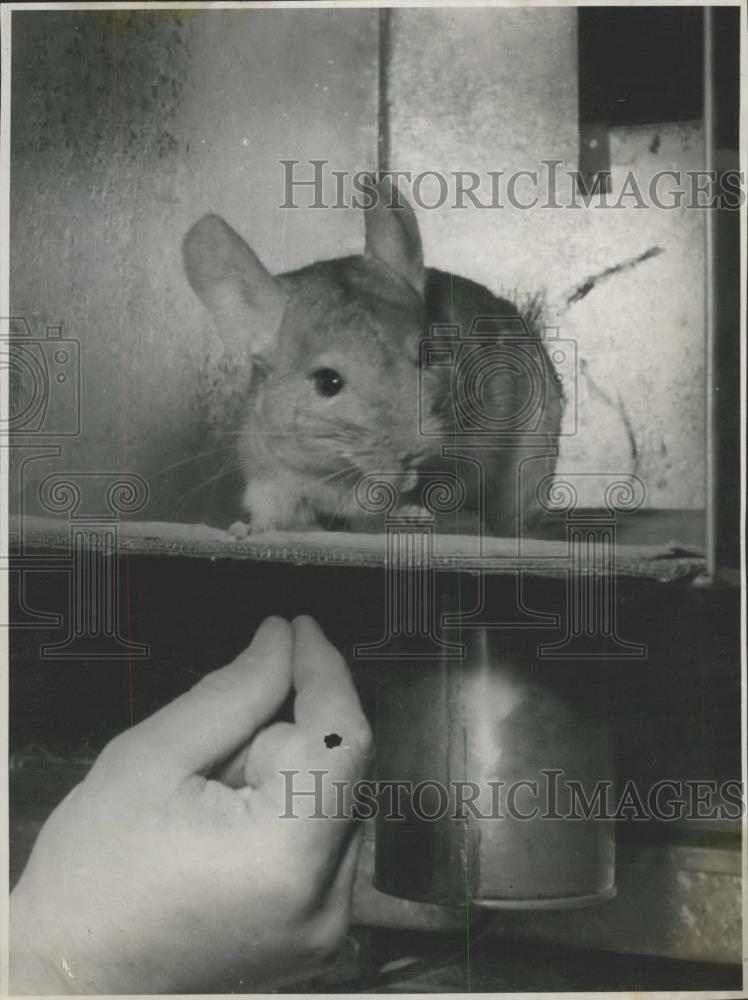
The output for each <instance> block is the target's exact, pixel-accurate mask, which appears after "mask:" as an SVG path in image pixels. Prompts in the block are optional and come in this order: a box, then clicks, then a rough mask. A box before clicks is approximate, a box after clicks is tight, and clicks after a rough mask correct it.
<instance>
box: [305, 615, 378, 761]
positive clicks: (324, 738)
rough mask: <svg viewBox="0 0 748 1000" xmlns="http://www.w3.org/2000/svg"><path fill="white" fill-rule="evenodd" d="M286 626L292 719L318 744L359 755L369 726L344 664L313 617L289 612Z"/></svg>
mask: <svg viewBox="0 0 748 1000" xmlns="http://www.w3.org/2000/svg"><path fill="white" fill-rule="evenodd" d="M292 626H293V632H294V651H293V661H292V665H291V671H292V678H293V686H294V688H295V689H296V698H295V701H294V718H295V721H296V725H297V726H298V727H299V728H300V729H301V730H303V731H304V732H305V734H306V735H308V736H309V737H310V738H311V739H312V740H313V741H314V740H319V743H320V747H323V748H324V747H327V748H328V749H334V748H335V747H336V746H342V747H344V748H345V749H347V750H354V751H355V752H356V756H357V757H358V758H359V760H363V759H364V758H365V757H366V756H367V755H368V753H369V750H370V748H371V729H370V728H369V723H368V722H367V720H366V716H365V715H364V713H363V709H362V708H361V702H360V701H359V697H358V694H357V693H356V689H355V687H354V685H353V680H352V678H351V672H350V669H349V667H348V664H347V663H346V662H345V660H344V659H343V657H342V656H341V655H340V653H339V652H338V651H337V649H336V648H335V647H334V646H333V645H332V643H331V642H329V640H328V639H327V638H326V636H325V634H324V632H323V631H322V629H321V628H320V627H319V625H318V624H317V623H316V622H315V620H314V619H313V618H310V617H308V616H306V615H304V616H302V617H300V618H295V619H294V621H293V622H292ZM338 740H339V742H338ZM358 763H359V761H357V762H356V765H358Z"/></svg>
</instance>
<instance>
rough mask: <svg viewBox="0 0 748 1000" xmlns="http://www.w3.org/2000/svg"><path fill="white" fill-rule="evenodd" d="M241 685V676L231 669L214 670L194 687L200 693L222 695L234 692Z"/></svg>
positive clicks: (213, 695)
mask: <svg viewBox="0 0 748 1000" xmlns="http://www.w3.org/2000/svg"><path fill="white" fill-rule="evenodd" d="M239 686H240V683H239V678H238V677H237V675H236V673H235V672H233V671H231V670H226V669H222V670H214V671H213V672H212V673H210V674H206V675H205V676H204V677H202V678H201V679H200V680H199V681H198V682H197V684H195V686H194V687H193V688H192V690H193V691H195V692H196V693H198V694H200V695H207V696H208V697H221V696H222V695H226V694H229V695H230V694H233V693H234V692H235V691H236V690H237V689H238V688H239Z"/></svg>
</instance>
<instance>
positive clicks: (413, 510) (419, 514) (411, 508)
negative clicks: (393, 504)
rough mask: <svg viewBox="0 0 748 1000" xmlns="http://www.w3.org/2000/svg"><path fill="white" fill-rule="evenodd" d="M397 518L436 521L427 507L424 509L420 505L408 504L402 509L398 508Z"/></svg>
mask: <svg viewBox="0 0 748 1000" xmlns="http://www.w3.org/2000/svg"><path fill="white" fill-rule="evenodd" d="M395 515H396V516H397V517H413V518H418V519H419V520H423V519H424V518H425V519H426V520H429V521H433V520H434V515H433V514H432V513H431V511H430V510H428V509H427V508H426V507H422V506H421V505H420V504H418V503H406V504H404V505H403V506H402V507H398V508H397V510H396V511H395Z"/></svg>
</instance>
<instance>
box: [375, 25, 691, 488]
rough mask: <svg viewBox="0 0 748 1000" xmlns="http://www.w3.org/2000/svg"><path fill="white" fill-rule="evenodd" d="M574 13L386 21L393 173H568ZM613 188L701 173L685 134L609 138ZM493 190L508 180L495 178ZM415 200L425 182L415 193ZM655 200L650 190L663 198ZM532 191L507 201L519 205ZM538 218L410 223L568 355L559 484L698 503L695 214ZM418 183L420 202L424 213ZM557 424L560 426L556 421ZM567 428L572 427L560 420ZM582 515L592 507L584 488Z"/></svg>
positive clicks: (586, 212) (683, 130) (518, 215)
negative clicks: (548, 165) (630, 479)
mask: <svg viewBox="0 0 748 1000" xmlns="http://www.w3.org/2000/svg"><path fill="white" fill-rule="evenodd" d="M575 18H576V14H575V11H574V10H573V9H563V8H536V9H533V10H528V9H525V10H521V9H518V10H512V9H501V10H488V9H482V10H481V9H472V10H451V11H446V10H408V11H404V10H401V11H397V13H396V14H395V17H394V28H393V55H392V83H391V98H392V167H393V168H397V169H408V170H412V171H413V173H414V174H417V173H419V172H422V171H426V170H438V171H440V172H442V173H447V174H449V173H450V172H454V171H460V170H463V171H464V170H472V171H474V172H475V173H478V174H479V175H480V176H481V179H482V182H483V181H484V180H485V181H486V183H485V184H484V183H481V186H480V187H479V188H478V189H477V193H478V199H479V201H481V203H482V204H487V205H491V204H492V201H493V198H492V192H491V188H490V183H489V181H488V180H486V173H487V172H488V171H499V170H503V171H504V172H505V178H506V177H508V176H509V175H510V174H511V173H513V172H515V171H519V170H531V171H533V170H534V171H538V172H539V180H542V178H543V171H544V169H545V168H543V166H542V162H543V161H546V160H562V161H563V163H562V164H561V165H560V166H559V167H558V168H557V170H558V173H559V176H561V175H562V174H563V173H564V172H565V171H569V170H575V169H577V166H578V149H579V133H578V124H577V119H578V112H577V87H576V70H575V67H576V22H575ZM610 138H611V143H610V156H611V171H612V178H611V193H610V198H609V201H610V203H611V204H615V202H616V201H617V199H618V197H619V195H620V192H621V188H622V185H623V183H624V179H625V176H626V174H627V172H628V171H633V172H634V174H635V176H636V178H637V181H638V183H639V184H640V186H641V187H642V188H643V190H644V191H645V192H646V191H647V188H648V185H649V181H650V178H651V177H652V175H653V174H655V173H656V172H657V171H658V170H664V169H668V168H670V169H673V168H674V169H680V170H684V171H685V170H688V169H703V165H704V156H703V145H702V137H701V133H700V131H699V129H698V128H695V127H687V126H668V125H664V126H652V127H647V128H643V127H642V128H635V129H634V128H632V129H628V130H623V129H618V130H614V131H613V132H612V134H611V137H610ZM503 183H504V184H505V179H504V182H503ZM423 190H424V192H426V186H425V184H424V189H423ZM663 191H664V186H663ZM535 193H536V192H535V191H533V190H532V185H531V184H530V183H529V182H528V183H520V184H518V185H517V187H516V200H518V201H520V202H523V203H525V204H529V203H531V202H532V200H533V197H534V194H535ZM538 193H539V202H538V205H537V206H535V207H533V208H530V209H522V208H519V207H513V206H512V204H511V202H510V199H509V198H508V193H507V192H506V188H505V187H504V188H503V189H500V197H499V199H498V200H499V202H500V203H501V205H502V207H500V208H491V207H489V208H485V209H476V208H467V209H465V210H462V211H460V210H455V209H454V207H452V206H453V204H454V201H455V199H454V198H453V197H452V198H450V199H449V200H448V201H447V202H446V203H445V205H444V207H442V208H436V209H433V210H422V211H421V212H420V214H419V221H420V224H421V231H422V233H423V236H424V241H425V246H426V257H427V260H429V261H430V262H432V263H434V264H436V265H437V266H439V267H442V268H444V269H446V270H454V271H457V272H459V273H462V274H465V275H467V276H468V277H471V278H474V279H475V280H477V281H481V282H483V283H485V284H486V285H488V286H489V287H490V288H492V289H493V290H494V291H495V292H498V293H504V294H507V295H508V296H509V297H512V296H513V294H514V293H518V294H519V296H520V298H527V297H532V296H533V295H535V294H537V293H540V294H542V295H543V297H544V298H545V300H546V316H547V320H548V323H549V324H550V325H552V326H554V327H558V332H559V336H560V337H562V338H571V339H572V340H574V341H575V342H576V344H577V347H578V355H579V358H580V374H579V379H578V382H577V385H576V391H575V393H574V394H572V398H573V396H575V398H576V413H577V417H578V420H577V429H576V432H575V433H569V434H568V436H565V437H564V438H563V439H562V448H561V461H560V466H559V469H560V471H576V472H585V473H596V472H600V473H609V472H614V473H615V472H636V473H637V474H638V475H640V476H641V477H642V479H643V480H644V482H645V485H646V488H647V492H648V503H649V505H650V506H653V507H685V508H700V507H702V506H703V503H704V488H703V480H704V443H703V433H704V432H703V421H704V402H703V393H704V387H703V386H704V383H703V378H704V365H703V353H704V347H703V345H704V328H703V315H704V297H703V295H704V293H703V287H704V252H703V238H704V237H703V213H700V212H699V211H694V210H692V209H687V208H685V207H681V208H678V209H675V210H673V211H669V210H668V211H661V210H658V209H656V208H648V209H637V208H635V207H633V205H634V199H627V200H626V201H625V202H624V204H625V205H627V206H629V207H625V208H621V209H600V208H595V207H590V208H584V207H580V208H577V209H574V208H568V207H563V208H553V207H551V208H547V207H543V205H544V203H550V204H553V203H554V202H556V201H557V202H558V203H559V204H560V205H568V204H569V203H570V201H571V199H570V197H569V196H568V195H569V191H568V187H564V186H563V185H562V184H561V182H560V181H559V183H558V186H557V193H556V197H555V198H548V197H546V194H545V191H544V190H543V189H542V188H540V189H539V191H538ZM437 196H438V191H436V190H435V189H434V188H433V186H432V189H431V190H430V191H429V192H428V194H426V193H424V196H423V197H422V201H423V202H424V203H425V204H434V203H436V202H437V201H438V197H437ZM655 247H656V248H659V250H660V251H661V252H660V253H658V254H657V255H656V256H652V257H651V258H649V259H648V260H646V261H644V262H643V263H641V264H640V265H639V266H636V267H633V268H631V269H630V270H625V271H622V272H621V273H620V274H617V275H615V276H612V277H610V278H608V279H607V280H606V281H604V282H601V283H600V285H599V287H596V288H594V289H593V290H592V291H591V292H590V293H589V294H588V295H586V296H585V297H584V298H583V299H581V300H580V301H579V302H578V303H576V304H574V305H572V306H570V307H569V306H568V305H567V301H566V300H567V297H568V295H569V293H570V292H572V291H573V290H574V289H576V288H577V287H578V286H580V285H583V284H584V283H585V282H586V280H587V278H588V277H589V276H592V275H596V274H598V273H600V272H602V271H604V270H606V269H607V268H610V267H614V266H616V265H618V264H619V263H621V262H625V261H627V260H629V259H631V258H636V257H638V256H639V255H641V254H643V253H645V252H646V251H647V250H650V249H652V248H655ZM569 416H571V414H569ZM566 429H567V430H568V431H570V432H571V431H572V430H573V429H574V428H573V427H572V425H571V424H570V422H568V421H567V427H566ZM587 483H588V485H587V487H586V488H585V490H584V491H583V495H582V502H583V503H587V504H589V505H591V506H594V505H596V504H598V503H600V495H599V488H597V487H596V485H595V480H594V479H593V478H590V479H588V480H587Z"/></svg>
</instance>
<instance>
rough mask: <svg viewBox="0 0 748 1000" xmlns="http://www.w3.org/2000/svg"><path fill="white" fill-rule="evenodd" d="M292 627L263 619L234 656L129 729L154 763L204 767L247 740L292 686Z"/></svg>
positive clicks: (193, 769)
mask: <svg viewBox="0 0 748 1000" xmlns="http://www.w3.org/2000/svg"><path fill="white" fill-rule="evenodd" d="M292 651H293V632H292V630H291V626H290V625H289V624H288V622H287V621H285V620H284V619H283V618H267V619H265V621H264V622H263V623H262V625H260V627H259V628H258V630H257V632H256V633H255V636H254V639H253V640H252V642H251V644H250V646H249V647H248V648H247V649H245V650H244V651H243V652H242V653H240V654H239V656H237V658H236V659H235V660H234V661H233V662H232V663H229V664H228V665H227V666H225V667H222V668H221V669H220V670H215V671H213V673H210V674H206V676H205V677H203V679H202V680H201V681H199V682H198V683H197V684H196V685H195V687H193V688H192V690H190V691H188V692H187V693H186V694H183V695H181V696H180V697H179V698H176V699H175V700H174V701H173V702H171V703H170V704H169V705H166V706H165V707H164V708H162V709H161V710H160V711H158V712H156V713H155V714H154V715H152V716H150V718H148V719H145V720H144V721H143V722H141V723H140V724H139V725H137V726H135V727H134V728H133V729H131V730H130V733H129V736H130V737H131V738H133V739H135V738H137V739H140V740H142V741H143V743H144V745H146V746H147V747H148V748H149V750H151V751H152V754H153V762H154V765H155V766H158V767H161V768H163V769H167V770H169V771H175V770H176V771H179V772H181V773H182V774H184V775H189V774H197V773H201V772H207V771H209V770H210V769H211V768H213V767H214V766H215V765H216V764H218V763H219V762H220V761H222V760H224V759H225V758H226V757H228V756H229V755H230V754H232V753H234V752H235V751H236V750H238V749H239V748H240V747H242V746H243V745H244V744H246V743H247V742H248V741H249V740H250V739H251V738H252V736H253V735H254V734H255V732H256V731H257V729H258V728H259V727H260V726H262V725H264V723H266V722H267V721H268V720H269V719H271V718H272V717H273V715H274V714H275V713H276V712H277V711H278V709H279V708H280V706H281V705H282V704H283V701H284V699H285V697H286V695H287V694H288V692H289V690H290V687H291V655H292Z"/></svg>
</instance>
